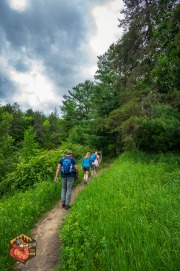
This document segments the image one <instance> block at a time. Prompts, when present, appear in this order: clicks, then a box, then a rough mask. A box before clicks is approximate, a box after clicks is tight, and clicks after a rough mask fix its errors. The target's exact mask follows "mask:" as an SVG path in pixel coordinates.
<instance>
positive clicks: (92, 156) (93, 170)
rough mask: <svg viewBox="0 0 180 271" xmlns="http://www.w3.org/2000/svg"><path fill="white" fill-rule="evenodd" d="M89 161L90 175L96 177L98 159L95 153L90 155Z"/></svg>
mask: <svg viewBox="0 0 180 271" xmlns="http://www.w3.org/2000/svg"><path fill="white" fill-rule="evenodd" d="M91 160H92V166H91V175H92V176H95V175H96V168H97V167H98V166H99V164H100V157H99V155H98V152H97V151H96V152H95V153H93V154H92V155H91Z"/></svg>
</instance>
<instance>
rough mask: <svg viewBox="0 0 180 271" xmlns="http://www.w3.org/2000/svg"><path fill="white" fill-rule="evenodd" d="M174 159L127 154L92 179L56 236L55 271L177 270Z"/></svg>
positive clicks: (178, 246) (179, 215)
mask: <svg viewBox="0 0 180 271" xmlns="http://www.w3.org/2000/svg"><path fill="white" fill-rule="evenodd" d="M178 158H179V157H178V156H175V155H171V154H167V155H163V154H160V155H147V154H143V153H137V154H133V153H125V154H123V155H121V156H120V157H119V158H118V159H117V160H116V162H115V163H114V164H113V165H112V166H111V167H110V168H109V169H107V170H106V171H104V172H103V173H102V174H101V176H99V177H96V178H94V180H93V181H92V182H90V184H89V185H88V186H87V187H86V188H85V189H84V190H83V191H82V192H81V193H80V195H79V196H78V198H77V199H76V201H75V203H74V205H73V207H72V208H71V210H70V212H69V215H68V217H67V219H66V220H65V223H64V225H63V227H62V229H61V231H60V238H61V239H62V240H63V246H62V250H61V267H59V268H58V269H57V270H61V271H64V270H68V271H71V270H72V271H76V270H77V271H79V270H82V271H86V270H87V271H89V270H90V271H95V270H98V271H100V270H102V271H106V270H107V271H110V270H112V271H119V270H121V271H126V270H127V271H131V270H132V271H135V270H137V271H139V270H144V271H157V270H164V271H176V270H179V262H180V257H179V251H180V250H179V249H180V242H179V222H180V220H179V219H180V212H179V206H180V201H179V200H180V199H179V167H178Z"/></svg>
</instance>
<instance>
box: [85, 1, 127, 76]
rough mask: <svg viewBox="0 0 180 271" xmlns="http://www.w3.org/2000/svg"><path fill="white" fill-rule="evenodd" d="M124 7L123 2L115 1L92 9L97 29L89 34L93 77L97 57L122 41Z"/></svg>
mask: <svg viewBox="0 0 180 271" xmlns="http://www.w3.org/2000/svg"><path fill="white" fill-rule="evenodd" d="M122 7H123V2H122V1H121V0H113V1H109V2H107V3H106V4H104V5H93V7H92V16H93V18H94V21H95V24H96V29H95V30H93V31H92V32H91V33H90V34H89V47H90V48H91V52H92V57H93V60H94V64H93V65H92V66H91V67H90V68H89V69H88V71H89V73H91V74H93V75H94V74H95V72H96V70H97V61H98V59H97V56H100V55H102V54H104V53H105V52H106V51H107V50H108V48H109V47H110V45H111V44H112V43H113V42H116V41H117V40H118V39H120V37H121V35H122V30H121V29H120V28H119V27H118V18H120V11H121V9H122Z"/></svg>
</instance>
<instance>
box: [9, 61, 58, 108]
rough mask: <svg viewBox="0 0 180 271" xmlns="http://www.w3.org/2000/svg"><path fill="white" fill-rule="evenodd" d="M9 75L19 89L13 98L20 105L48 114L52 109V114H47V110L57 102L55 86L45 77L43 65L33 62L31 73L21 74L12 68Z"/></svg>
mask: <svg viewBox="0 0 180 271" xmlns="http://www.w3.org/2000/svg"><path fill="white" fill-rule="evenodd" d="M9 75H10V77H11V78H12V80H13V81H14V82H15V83H16V85H17V86H18V89H19V91H18V93H15V94H14V97H13V99H14V100H15V101H16V102H17V103H18V104H21V105H23V104H26V106H27V104H28V106H29V108H33V109H34V110H39V111H41V112H43V111H45V110H46V113H50V112H52V111H53V110H52V109H51V110H50V112H47V109H48V107H49V105H52V104H56V102H57V101H56V100H57V98H56V97H55V94H54V89H55V86H54V84H53V82H52V81H50V80H49V79H48V78H47V77H46V76H45V75H44V71H43V65H42V63H40V62H37V61H35V60H33V62H32V66H31V69H30V71H28V72H23V73H21V72H17V71H16V70H15V69H13V68H11V69H10V70H9ZM53 109H54V108H53Z"/></svg>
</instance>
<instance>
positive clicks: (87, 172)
mask: <svg viewBox="0 0 180 271" xmlns="http://www.w3.org/2000/svg"><path fill="white" fill-rule="evenodd" d="M88 174H89V171H88V170H86V182H87V181H88Z"/></svg>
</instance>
